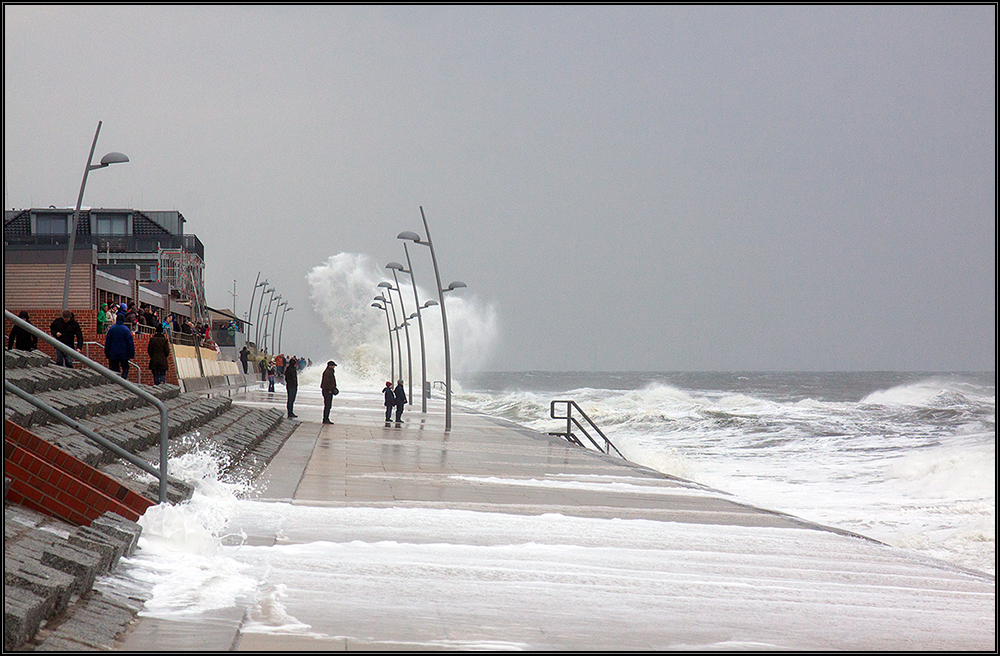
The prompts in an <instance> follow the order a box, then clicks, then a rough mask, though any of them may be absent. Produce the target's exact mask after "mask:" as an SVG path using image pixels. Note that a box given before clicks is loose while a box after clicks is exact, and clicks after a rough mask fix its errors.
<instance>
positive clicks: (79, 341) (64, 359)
mask: <svg viewBox="0 0 1000 656" xmlns="http://www.w3.org/2000/svg"><path fill="white" fill-rule="evenodd" d="M49 332H51V333H52V336H53V337H55V338H56V339H58V340H59V341H60V342H62V343H63V344H65V345H66V346H68V347H70V348H73V344H74V343H76V350H77V351H79V350H81V349H82V348H83V330H82V329H81V328H80V324H79V323H77V322H76V318H75V317H74V316H73V313H72V312H70V311H69V310H63V313H62V316H61V317H56V320H55V321H53V322H52V325H50V326H49ZM56 364H57V365H59V366H66V367H69V368H70V369H72V368H73V357H72V356H70V355H66V354H65V353H63V352H62V351H60V350H59V349H56Z"/></svg>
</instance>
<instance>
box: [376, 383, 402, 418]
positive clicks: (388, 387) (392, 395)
mask: <svg viewBox="0 0 1000 656" xmlns="http://www.w3.org/2000/svg"><path fill="white" fill-rule="evenodd" d="M382 396H383V397H385V421H386V423H389V421H390V420H391V417H392V409H393V408H396V423H397V424H399V423H402V422H403V406H404V405H406V392H405V391H404V390H403V381H402V380H400V381H399V383H397V384H396V389H395V390H393V389H392V381H391V380H387V381H385V388H384V389H383V390H382Z"/></svg>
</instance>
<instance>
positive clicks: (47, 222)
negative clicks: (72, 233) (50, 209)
mask: <svg viewBox="0 0 1000 656" xmlns="http://www.w3.org/2000/svg"><path fill="white" fill-rule="evenodd" d="M68 224H69V217H67V216H66V215H62V214H55V215H52V214H50V215H39V216H37V217H35V234H37V235H68V234H69V228H68V227H67V226H68Z"/></svg>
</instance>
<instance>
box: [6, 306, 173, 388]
mask: <svg viewBox="0 0 1000 656" xmlns="http://www.w3.org/2000/svg"><path fill="white" fill-rule="evenodd" d="M101 309H102V312H103V321H104V322H107V320H108V318H109V317H113V318H114V324H113V325H112V326H111V327H110V328H107V329H106V330H105V325H106V323H102V321H101V319H102V317H101V315H98V322H97V331H98V333H99V334H103V335H104V355H105V357H106V358H107V359H108V368H109V369H111V370H112V371H114V372H115V373H117V374H118V375H120V376H121V377H122V378H124V379H126V380H128V374H129V369H130V368H131V365H130V362H131V361H132V360H134V359H135V338H134V337H133V334H132V328H130V326H129V323H128V320H129V316H130V315H129V306H128V305H126V304H125V303H121V304H115V305H114V306H113V311H112V312H110V313H109V312H107V311H106V310H107V309H108V308H107V303H105V304H104V305H103V306H102V308H101ZM18 316H19V317H20V318H21V319H22V320H23V321H26V322H27V323H31V319H30V317H29V315H28V312H27V311H25V310H22V311H21V312H20V313H19V314H18ZM153 329H154V331H155V332H154V334H153V335H152V336H151V337H150V338H149V344H148V346H147V347H146V349H147V354H148V355H149V370H150V372H151V373H152V375H153V384H154V385H160V384H163V383H165V382H166V380H167V369H168V368H169V366H170V340H168V339H167V336H166V335H165V334H164V328H163V325H162V324H156V325H155V326H154V327H153ZM49 332H50V333H51V334H52V336H53V337H55V338H56V339H57V340H58V341H59V342H60V343H62V344H64V345H66V346H67V347H69V348H70V349H72V350H74V351H82V350H83V344H84V340H83V329H82V328H81V327H80V323H79V322H78V321H77V320H76V316H75V315H74V314H73V311H72V310H63V311H62V314H61V315H59V316H58V317H56V318H55V319H54V320H53V321H52V323H51V324H50V325H49ZM37 348H38V337H36V336H35V335H33V334H31V333H30V332H28V331H27V330H26V329H24V328H21V327H20V326H17V325H15V326H14V327H13V328H11V331H10V336H9V337H8V338H7V350H11V349H17V350H20V351H33V350H35V349H37ZM56 365H57V366H61V367H69V368H70V369H72V368H73V356H72V355H69V354H67V353H64V352H63V351H62V350H60V349H56Z"/></svg>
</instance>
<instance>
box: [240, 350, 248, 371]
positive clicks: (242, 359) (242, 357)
mask: <svg viewBox="0 0 1000 656" xmlns="http://www.w3.org/2000/svg"><path fill="white" fill-rule="evenodd" d="M249 358H250V349H248V348H247V345H246V344H244V345H243V350H242V351H240V362H242V363H243V373H248V370H247V362H248V361H249Z"/></svg>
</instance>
